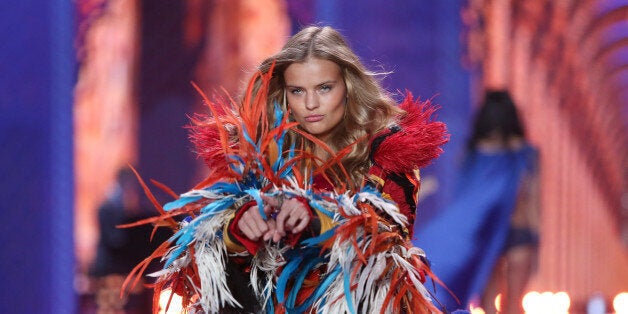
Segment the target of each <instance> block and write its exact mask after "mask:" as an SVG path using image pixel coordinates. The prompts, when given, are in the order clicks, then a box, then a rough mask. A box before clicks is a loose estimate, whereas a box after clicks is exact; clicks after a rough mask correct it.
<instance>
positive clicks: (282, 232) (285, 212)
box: [276, 210, 290, 236]
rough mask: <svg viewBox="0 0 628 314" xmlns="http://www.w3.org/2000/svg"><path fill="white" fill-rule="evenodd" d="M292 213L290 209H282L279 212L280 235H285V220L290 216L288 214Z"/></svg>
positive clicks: (278, 228) (278, 226)
mask: <svg viewBox="0 0 628 314" xmlns="http://www.w3.org/2000/svg"><path fill="white" fill-rule="evenodd" d="M289 214H290V210H282V211H280V212H279V214H277V218H276V219H277V224H276V227H277V233H278V234H279V235H280V236H284V235H286V231H285V230H286V229H285V226H284V225H285V221H286V217H288V215H289Z"/></svg>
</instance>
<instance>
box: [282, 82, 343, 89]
mask: <svg viewBox="0 0 628 314" xmlns="http://www.w3.org/2000/svg"><path fill="white" fill-rule="evenodd" d="M336 83H338V81H337V80H330V81H324V82H322V83H318V84H316V85H315V86H321V85H325V84H336ZM286 87H289V88H303V87H301V86H298V85H286Z"/></svg>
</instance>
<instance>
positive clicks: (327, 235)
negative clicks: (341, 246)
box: [301, 227, 337, 246]
mask: <svg viewBox="0 0 628 314" xmlns="http://www.w3.org/2000/svg"><path fill="white" fill-rule="evenodd" d="M336 228H337V227H333V228H331V229H329V230H327V231H325V232H324V233H323V234H321V235H319V236H316V237H313V238H309V239H305V240H303V241H301V244H303V245H306V246H316V245H319V244H321V243H323V242H325V241H327V240H329V239H330V238H331V237H332V236H333V235H334V232H335V231H336Z"/></svg>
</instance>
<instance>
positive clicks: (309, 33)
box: [255, 26, 402, 188]
mask: <svg viewBox="0 0 628 314" xmlns="http://www.w3.org/2000/svg"><path fill="white" fill-rule="evenodd" d="M308 58H317V59H321V60H329V61H333V62H334V63H336V64H337V65H338V66H339V67H340V69H341V71H342V76H343V79H344V82H345V85H346V87H347V108H346V114H345V118H344V119H343V121H342V122H341V123H340V125H339V126H338V127H336V128H335V129H334V130H333V133H332V135H331V136H330V138H331V141H330V142H328V143H327V145H329V147H330V148H332V149H333V150H334V151H336V152H337V151H338V150H340V149H342V148H344V147H346V146H348V145H351V144H354V145H353V146H352V149H351V151H350V152H349V153H348V154H347V155H346V156H344V158H342V160H341V163H342V165H343V167H344V168H345V169H346V170H347V172H348V174H349V176H350V179H351V182H352V183H353V186H351V187H350V188H356V187H358V186H359V185H360V184H361V183H362V179H363V178H364V176H365V175H366V173H367V172H368V168H369V166H370V161H369V152H370V147H369V145H370V139H371V138H372V137H373V135H375V134H376V133H377V132H378V131H381V130H382V129H384V128H385V127H387V126H388V125H389V124H391V123H392V122H394V120H395V118H396V117H398V116H399V115H400V114H401V113H402V111H401V109H399V108H398V107H397V106H396V104H395V102H394V100H393V99H392V98H391V97H390V95H389V94H388V92H387V91H386V90H384V89H383V88H382V86H381V85H380V82H379V80H378V79H377V77H376V76H377V75H378V74H377V73H375V72H371V71H369V70H367V69H366V67H365V66H364V65H363V64H362V63H361V62H360V59H359V58H358V56H357V55H356V54H355V53H354V52H353V50H351V48H350V47H349V45H348V44H347V42H346V41H345V39H344V38H343V36H342V35H341V34H340V33H339V32H338V31H336V30H335V29H333V28H331V27H329V26H325V27H318V26H309V27H306V28H304V29H302V30H301V31H300V32H298V33H297V34H295V35H294V36H292V37H291V38H290V39H289V40H288V42H287V43H286V44H285V45H284V47H283V48H282V49H281V51H279V52H278V53H277V54H275V55H273V56H271V57H269V58H267V59H266V60H264V61H263V62H262V63H261V65H260V66H259V67H258V70H259V71H260V72H261V73H263V74H266V73H268V72H269V71H270V69H271V68H272V69H273V70H272V71H273V72H272V75H271V79H270V83H269V91H268V102H267V104H268V106H269V109H272V106H274V104H275V103H279V104H282V106H283V108H284V111H285V109H286V107H287V104H286V103H285V93H286V91H285V80H284V72H285V70H286V69H287V68H288V66H290V65H291V64H293V63H301V62H305V61H306V60H307V59H308ZM255 84H256V88H259V87H260V86H261V81H259V80H258V82H255ZM268 112H273V111H272V110H269V111H268ZM269 119H272V117H269ZM295 138H296V140H303V141H305V142H306V143H309V144H307V145H310V146H311V145H312V143H311V142H309V141H307V140H305V139H304V138H303V137H302V136H299V135H295Z"/></svg>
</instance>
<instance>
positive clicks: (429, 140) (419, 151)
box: [373, 92, 449, 173]
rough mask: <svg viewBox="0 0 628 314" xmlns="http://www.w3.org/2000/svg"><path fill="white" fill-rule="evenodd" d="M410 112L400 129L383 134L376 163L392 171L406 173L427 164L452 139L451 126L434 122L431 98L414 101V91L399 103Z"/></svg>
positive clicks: (375, 159) (403, 118) (376, 155)
mask: <svg viewBox="0 0 628 314" xmlns="http://www.w3.org/2000/svg"><path fill="white" fill-rule="evenodd" d="M399 107H400V108H401V109H403V110H405V111H406V113H405V114H404V116H403V117H402V118H401V120H400V121H399V127H400V128H401V130H400V131H398V132H395V133H393V132H392V131H390V130H386V131H384V132H383V133H381V134H378V136H376V137H375V138H377V137H379V136H385V139H384V140H383V141H382V142H381V144H380V145H379V146H377V147H376V150H375V151H374V152H373V159H374V161H375V163H376V164H378V165H379V166H381V167H382V168H383V169H386V170H387V171H390V172H396V173H405V172H411V171H412V170H413V169H417V168H422V167H425V166H427V165H428V164H429V163H430V162H431V161H432V160H433V159H434V158H436V157H438V156H439V155H440V154H441V153H442V152H443V149H442V148H441V146H442V145H444V144H445V143H447V142H448V141H449V134H447V127H446V126H445V124H444V123H443V122H439V121H431V117H432V115H433V113H434V112H435V111H436V107H434V106H433V105H432V103H431V102H430V101H429V100H428V101H425V102H421V101H419V100H413V98H412V94H411V93H409V92H408V93H407V95H406V98H405V99H404V101H403V102H401V104H400V105H399Z"/></svg>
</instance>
